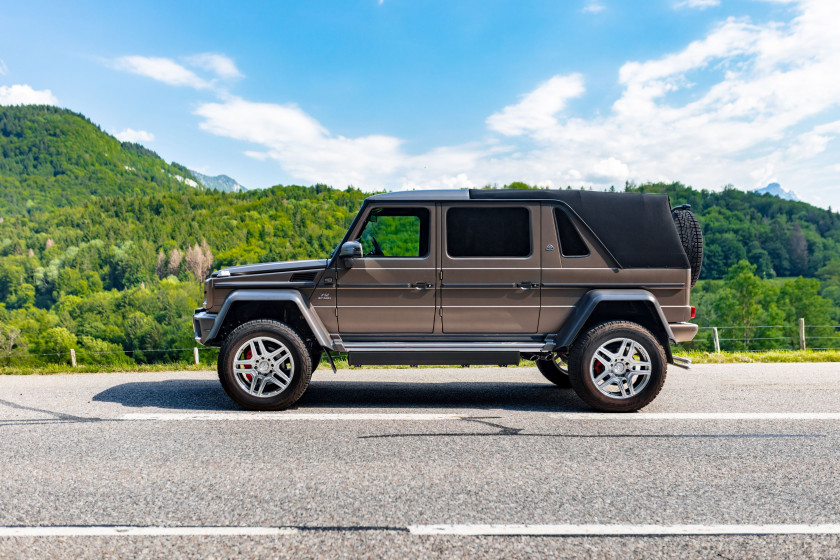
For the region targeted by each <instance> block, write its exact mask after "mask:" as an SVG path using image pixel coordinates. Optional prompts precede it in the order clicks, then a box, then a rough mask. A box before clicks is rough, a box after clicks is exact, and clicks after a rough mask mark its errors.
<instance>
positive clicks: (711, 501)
mask: <svg viewBox="0 0 840 560" xmlns="http://www.w3.org/2000/svg"><path fill="white" fill-rule="evenodd" d="M689 413H691V414H689ZM700 413H703V414H700ZM839 441H840V364H744V365H717V366H695V368H693V369H692V370H691V371H688V372H686V371H683V370H680V369H677V368H671V370H670V371H669V375H668V380H667V381H666V383H665V388H664V389H663V391H662V393H661V394H660V396H659V397H658V398H657V400H655V401H654V402H653V403H652V404H651V405H650V406H648V407H647V408H646V409H645V410H643V411H642V413H638V414H631V415H597V414H592V413H591V412H589V411H588V410H587V409H586V407H585V405H584V404H583V403H582V401H580V400H579V399H578V398H577V397H576V396H575V395H574V393H573V392H572V391H570V390H562V389H557V388H556V387H554V386H553V385H551V384H549V383H547V382H544V381H543V379H542V377H541V376H540V375H539V373H538V372H537V371H536V369H520V368H508V369H503V368H486V369H482V368H472V369H460V368H459V369H419V370H418V369H413V370H384V369H381V370H358V369H356V370H350V371H340V372H339V373H338V375H334V374H333V373H332V372H330V371H328V370H327V371H324V370H319V371H317V372H316V373H315V376H314V378H313V383H312V385H311V386H310V388H309V390H308V391H307V393H306V394H305V395H304V397H303V399H302V400H301V401H300V403H299V405H298V406H297V407H296V408H295V409H294V410H291V411H287V412H284V413H270V414H256V413H248V412H244V411H241V410H238V409H237V407H236V406H235V405H234V404H233V403H232V402H231V401H229V400H228V399H227V397H226V396H225V394H224V392H223V391H222V390H221V388H220V386H219V384H218V380H217V379H216V377H215V373H214V372H168V373H143V374H141V373H136V374H103V375H55V376H31V377H4V378H0V465H2V471H0V558H6V557H9V558H18V557H20V558H48V557H73V558H109V557H149V558H170V557H195V558H209V557H219V558H237V557H273V558H277V557H280V558H285V557H288V558H295V559H299V558H308V557H329V558H334V557H342V558H405V557H424V558H438V557H439V558H463V557H492V558H501V557H504V558H533V557H535V556H549V555H550V556H552V557H560V558H564V557H568V558H598V559H601V558H641V557H646V558H659V557H661V558H677V557H679V558H805V557H808V558H813V557H819V558H840V446H838V442H839ZM803 532H809V533H813V534H798V533H803ZM614 533H618V534H614ZM683 533H687V534H683ZM698 533H710V534H698ZM774 533H779V534H774ZM584 535H588V536H584Z"/></svg>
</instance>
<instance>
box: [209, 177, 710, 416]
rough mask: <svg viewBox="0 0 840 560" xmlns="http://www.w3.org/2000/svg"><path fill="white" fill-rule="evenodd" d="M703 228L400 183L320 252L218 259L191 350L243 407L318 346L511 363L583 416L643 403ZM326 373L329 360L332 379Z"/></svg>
mask: <svg viewBox="0 0 840 560" xmlns="http://www.w3.org/2000/svg"><path fill="white" fill-rule="evenodd" d="M701 259H702V235H701V232H700V228H699V226H698V224H697V221H696V219H695V218H694V215H693V214H691V212H690V211H689V210H688V208H687V207H680V208H676V209H671V208H670V206H669V201H668V197H667V196H665V195H655V194H638V193H604V192H591V191H572V190H566V191H548V190H533V191H526V190H453V191H410V192H395V193H387V194H379V195H375V196H371V197H370V198H368V199H367V200H365V202H364V204H363V205H362V208H361V210H360V211H359V213H358V215H357V216H356V218H355V220H354V221H353V223H352V225H351V226H350V229H349V230H348V231H347V234H346V235H345V237H344V240H343V241H342V242H341V244H339V246H338V247H337V249H336V250H335V252H334V253H333V255H332V256H331V257H330V258H329V259H325V260H311V261H297V262H284V263H265V264H255V265H246V266H235V267H231V268H227V269H223V270H220V271H216V272H214V273H213V274H212V275H211V276H210V278H208V279H207V280H206V281H205V283H204V286H205V301H204V307H203V308H201V309H197V310H196V313H195V317H194V321H193V322H194V326H195V334H196V340H198V341H199V342H200V343H201V344H205V345H209V346H220V347H221V351H220V353H219V364H218V370H219V379H220V380H221V383H222V386H223V387H224V389H225V391H226V392H227V393H228V395H230V397H231V398H232V399H233V400H234V401H236V402H237V403H239V404H240V405H241V406H243V407H245V408H248V409H255V410H281V409H284V408H287V407H289V406H291V405H292V404H294V403H295V401H297V400H298V399H299V398H300V396H301V395H302V394H303V392H304V391H305V390H306V387H307V385H308V384H309V380H310V378H311V376H312V371H313V369H314V368H315V367H317V365H318V363H319V362H320V360H321V356H322V354H323V353H324V352H326V355H327V357H328V359H329V362H330V363H331V364H332V354H333V353H347V355H348V360H349V363H350V364H351V365H372V364H377V365H380V364H410V365H419V364H438V365H447V364H456V365H468V364H492V365H509V364H518V363H519V361H520V359H521V358H523V357H524V358H526V359H532V360H536V364H537V367H538V368H539V370H540V371H541V372H542V373H543V375H544V376H545V377H546V378H548V379H549V380H550V381H552V382H554V383H555V384H557V385H559V386H562V387H572V388H574V390H575V391H576V392H577V394H578V395H579V396H580V397H581V398H582V399H583V400H584V401H585V402H586V403H588V404H589V405H590V406H592V407H594V408H596V409H598V410H603V411H615V412H619V411H633V410H637V409H639V408H641V407H643V406H645V405H646V404H648V403H649V402H651V401H652V400H653V399H654V398H655V397H656V395H657V394H658V393H659V391H660V389H661V388H662V384H663V383H664V382H665V374H666V369H667V364H669V363H671V364H675V365H682V366H687V365H688V364H687V360H684V359H680V358H677V357H675V356H673V355H672V354H671V348H670V344H671V343H675V342H684V341H689V340H691V339H692V338H693V337H694V335H695V334H696V332H697V325H694V324H692V323H689V322H688V320H689V319H691V318H692V316H693V309H692V308H691V307H690V305H689V292H690V288H691V287H692V286H693V285H694V282H695V281H696V280H697V276H698V274H699V271H700V263H701ZM334 368H335V365H334V364H333V369H334Z"/></svg>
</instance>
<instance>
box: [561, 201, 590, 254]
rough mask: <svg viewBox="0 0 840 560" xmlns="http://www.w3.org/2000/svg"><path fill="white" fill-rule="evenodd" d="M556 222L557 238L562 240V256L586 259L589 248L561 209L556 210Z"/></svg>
mask: <svg viewBox="0 0 840 560" xmlns="http://www.w3.org/2000/svg"><path fill="white" fill-rule="evenodd" d="M554 220H555V221H556V222H557V236H558V237H559V239H560V252H561V253H562V255H563V256H566V257H585V256H586V255H588V254H589V248H588V247H587V246H586V243H584V241H583V238H582V237H581V236H580V233H578V230H577V228H576V227H575V224H573V223H572V220H571V219H570V218H569V216H568V215H567V214H566V213H565V212H563V211H562V210H561V209H559V208H555V209H554Z"/></svg>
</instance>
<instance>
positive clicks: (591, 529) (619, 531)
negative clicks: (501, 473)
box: [408, 524, 840, 537]
mask: <svg viewBox="0 0 840 560" xmlns="http://www.w3.org/2000/svg"><path fill="white" fill-rule="evenodd" d="M408 530H409V531H410V532H411V533H412V534H414V535H463V536H492V535H499V536H504V535H526V536H527V535H535V536H577V535H586V536H640V537H643V536H663V535H838V534H840V524H826V525H409V527H408Z"/></svg>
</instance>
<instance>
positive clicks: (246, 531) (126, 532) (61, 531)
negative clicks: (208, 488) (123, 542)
mask: <svg viewBox="0 0 840 560" xmlns="http://www.w3.org/2000/svg"><path fill="white" fill-rule="evenodd" d="M297 532H298V530H297V529H293V528H286V527H113V526H107V525H105V526H99V527H73V526H66V527H0V537H116V536H127V537H184V536H189V537H192V536H236V537H239V536H252V535H254V536H277V535H293V534H296V533H297Z"/></svg>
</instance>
